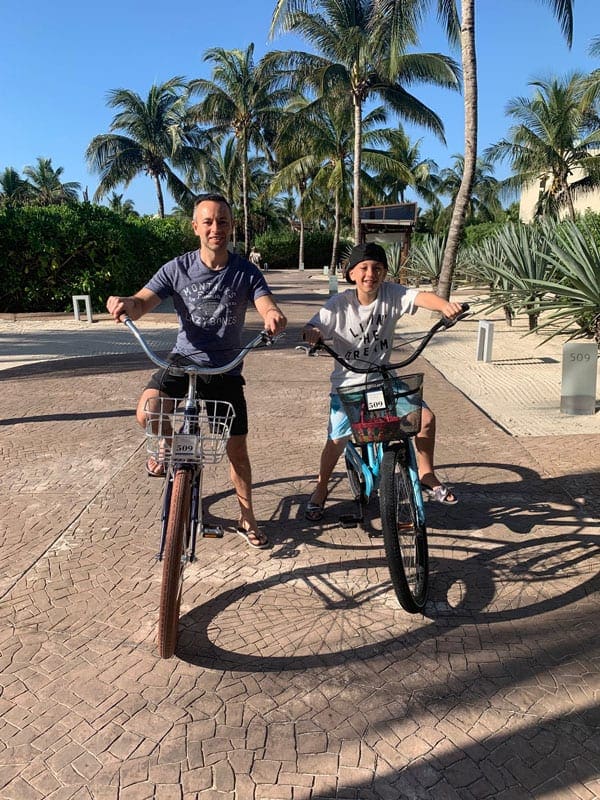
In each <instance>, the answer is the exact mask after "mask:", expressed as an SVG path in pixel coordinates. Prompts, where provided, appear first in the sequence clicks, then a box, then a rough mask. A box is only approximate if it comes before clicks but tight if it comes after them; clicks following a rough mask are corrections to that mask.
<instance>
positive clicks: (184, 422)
mask: <svg viewBox="0 0 600 800" xmlns="http://www.w3.org/2000/svg"><path fill="white" fill-rule="evenodd" d="M177 402H178V401H177V400H171V399H170V398H168V397H159V398H157V399H155V400H149V401H147V403H146V408H145V412H146V450H147V452H148V454H149V455H151V456H152V458H154V459H155V460H156V461H158V463H160V464H171V463H177V464H182V463H185V464H216V463H217V462H219V461H221V459H222V458H223V456H224V455H225V448H226V446H227V440H228V439H229V432H230V430H231V424H232V422H233V418H234V417H235V412H234V410H233V406H232V405H231V403H228V402H226V401H224V400H199V401H198V413H197V414H190V415H186V414H184V411H183V409H177Z"/></svg>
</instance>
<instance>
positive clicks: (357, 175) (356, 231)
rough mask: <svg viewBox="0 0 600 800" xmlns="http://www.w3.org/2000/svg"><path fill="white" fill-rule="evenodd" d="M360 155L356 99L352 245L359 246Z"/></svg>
mask: <svg viewBox="0 0 600 800" xmlns="http://www.w3.org/2000/svg"><path fill="white" fill-rule="evenodd" d="M361 153H362V107H361V103H360V100H359V98H358V97H355V98H354V165H353V184H354V204H353V207H352V223H353V227H354V244H360V239H361V235H360V233H361V232H360V161H361Z"/></svg>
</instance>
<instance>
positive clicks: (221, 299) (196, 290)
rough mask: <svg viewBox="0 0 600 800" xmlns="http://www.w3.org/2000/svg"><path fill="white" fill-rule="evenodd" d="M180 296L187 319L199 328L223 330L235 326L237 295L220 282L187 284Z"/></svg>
mask: <svg viewBox="0 0 600 800" xmlns="http://www.w3.org/2000/svg"><path fill="white" fill-rule="evenodd" d="M181 296H182V298H183V300H184V302H185V305H186V308H187V319H188V320H189V321H190V322H193V323H194V325H198V326H199V327H200V328H205V329H206V328H223V327H225V326H226V325H235V324H236V315H235V314H234V313H233V311H234V310H235V307H236V299H237V293H236V291H235V290H234V289H232V288H231V287H229V286H226V287H225V288H224V289H223V288H222V282H221V281H218V282H215V281H202V282H194V283H190V284H188V286H186V287H185V288H184V289H183V291H182V292H181Z"/></svg>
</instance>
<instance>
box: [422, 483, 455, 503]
mask: <svg viewBox="0 0 600 800" xmlns="http://www.w3.org/2000/svg"><path fill="white" fill-rule="evenodd" d="M421 491H422V492H423V494H424V495H426V496H427V497H428V498H429V500H433V501H434V502H436V503H441V504H442V505H443V506H455V505H456V504H457V503H458V497H457V496H456V495H455V494H454V492H453V491H452V490H451V489H449V488H448V487H447V486H444V484H443V483H440V485H439V486H434V487H433V488H432V487H431V486H427V484H425V483H421Z"/></svg>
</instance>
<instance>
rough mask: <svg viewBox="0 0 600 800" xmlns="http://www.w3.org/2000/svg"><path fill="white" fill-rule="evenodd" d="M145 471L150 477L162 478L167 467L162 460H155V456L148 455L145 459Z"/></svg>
mask: <svg viewBox="0 0 600 800" xmlns="http://www.w3.org/2000/svg"><path fill="white" fill-rule="evenodd" d="M146 472H147V473H148V475H149V476H150V477H151V478H164V477H165V475H166V474H167V469H166V467H165V465H164V462H161V461H157V460H156V459H155V458H153V457H152V456H150V458H149V459H147V461H146Z"/></svg>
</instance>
